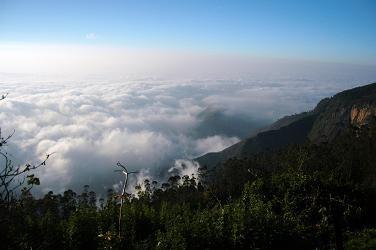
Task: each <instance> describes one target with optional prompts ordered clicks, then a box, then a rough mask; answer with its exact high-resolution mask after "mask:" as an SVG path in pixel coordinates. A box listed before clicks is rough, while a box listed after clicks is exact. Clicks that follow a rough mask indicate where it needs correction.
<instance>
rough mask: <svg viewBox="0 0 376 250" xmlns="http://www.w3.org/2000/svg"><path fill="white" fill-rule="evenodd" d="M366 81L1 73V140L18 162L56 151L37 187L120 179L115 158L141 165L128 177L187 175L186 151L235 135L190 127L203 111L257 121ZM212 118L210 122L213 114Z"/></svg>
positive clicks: (210, 147) (212, 147)
mask: <svg viewBox="0 0 376 250" xmlns="http://www.w3.org/2000/svg"><path fill="white" fill-rule="evenodd" d="M363 83H365V82H354V81H352V79H349V80H348V81H343V79H340V81H339V80H338V79H334V80H333V79H332V80H330V79H329V80H326V81H323V80H322V79H319V80H318V79H316V80H315V79H306V78H275V79H269V80H265V79H264V80H255V79H253V80H252V79H235V80H234V79H231V80H226V79H215V80H181V81H176V80H174V81H167V80H158V79H138V80H137V79H136V80H129V79H128V80H121V81H112V82H105V81H91V82H79V81H76V82H69V83H61V82H60V83H57V82H43V83H41V82H22V81H21V82H17V81H14V82H10V81H2V82H1V89H0V91H1V92H2V93H9V95H8V97H7V98H6V99H5V100H3V101H1V102H0V122H1V123H0V127H1V129H2V136H5V135H7V134H10V133H11V132H12V131H13V129H14V130H15V134H14V135H13V137H12V138H11V141H10V144H9V145H8V146H7V148H6V150H7V152H8V153H9V154H10V155H11V158H12V161H13V162H14V164H16V165H18V164H24V163H25V162H32V163H38V162H39V161H41V160H42V159H44V157H45V155H46V154H48V153H54V154H53V155H52V156H51V157H50V159H49V160H48V162H47V166H45V167H43V168H41V169H39V171H38V176H39V177H40V179H41V186H40V187H39V188H37V189H36V193H38V192H39V193H44V192H46V191H47V190H53V191H54V192H62V191H64V190H66V189H68V188H72V189H74V190H75V191H78V192H79V191H80V190H81V188H82V186H83V185H85V184H88V185H90V186H91V187H92V188H93V189H94V190H95V191H97V192H99V193H105V192H106V190H107V189H108V188H113V187H115V188H116V186H118V184H119V181H120V180H121V176H119V175H118V173H115V172H113V170H115V169H116V168H115V166H116V163H117V162H118V161H119V162H121V163H123V164H125V165H127V166H128V168H129V169H131V170H138V171H141V174H140V175H139V176H138V177H137V178H133V179H134V180H133V182H132V185H134V184H135V181H138V182H141V181H142V179H143V178H154V179H158V180H161V179H163V178H166V176H168V175H169V174H172V173H180V174H189V175H192V174H194V173H195V172H196V171H197V168H198V167H199V166H198V164H196V163H195V162H189V161H187V160H188V159H193V158H195V157H197V156H200V155H203V154H205V153H207V152H214V151H220V150H223V149H224V148H226V147H228V146H230V145H232V144H234V143H236V142H238V141H239V140H240V139H241V136H240V135H236V134H234V133H233V132H231V133H230V132H229V133H227V132H226V130H220V133H218V134H216V133H213V132H210V133H207V134H205V133H203V132H202V131H201V132H200V133H195V130H197V128H199V127H200V126H202V125H203V123H205V122H206V120H205V116H202V114H203V112H208V110H209V111H210V110H215V111H220V112H221V113H222V114H223V116H224V117H227V118H228V120H225V121H223V120H222V122H225V123H228V124H226V126H230V127H231V126H232V123H235V122H237V123H238V122H239V121H242V120H248V121H253V122H255V124H257V125H256V126H254V129H256V128H259V127H261V126H263V125H266V124H267V123H271V122H272V121H275V120H276V119H278V118H280V117H282V116H284V115H288V114H293V113H298V112H302V111H306V110H310V109H312V108H313V107H314V106H315V105H316V103H317V102H318V101H319V100H320V99H322V98H324V97H328V96H331V95H333V94H334V93H336V92H338V91H341V90H344V89H347V88H349V87H353V86H357V85H359V84H363ZM203 117H204V118H203ZM239 117H240V118H242V119H237V118H239ZM210 126H213V131H216V128H215V126H216V125H215V124H214V125H213V124H211V125H210ZM218 126H222V127H223V124H218ZM234 126H235V124H234ZM204 131H205V130H204ZM251 132H252V131H250V133H251Z"/></svg>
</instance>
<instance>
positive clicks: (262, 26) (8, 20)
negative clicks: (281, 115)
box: [0, 0, 376, 65]
mask: <svg viewBox="0 0 376 250" xmlns="http://www.w3.org/2000/svg"><path fill="white" fill-rule="evenodd" d="M1 44H3V45H4V44H6V45H9V44H38V45H41V44H42V45H43V44H54V45H67V44H68V45H80V46H81V45H95V46H107V47H116V46H121V47H127V48H142V49H145V48H146V49H162V50H178V51H195V52H199V53H201V52H204V53H223V54H237V55H239V54H240V55H251V56H261V57H271V58H288V59H290V58H291V59H307V60H317V61H331V62H341V63H355V64H369V65H376V1H373V0H368V1H367V0H353V1H347V0H339V1H335V0H332V1H320V0H315V1H288V0H284V1H272V0H265V1H251V0H248V1H240V0H239V1H230V0H228V1H219V0H218V1H215V0H210V1H209V0H186V1H183V0H175V1H174V0H150V1H143V0H134V1H127V0H123V1H110V0H106V1H104V0H103V1H96V0H89V1H79V0H72V1H70V0H64V1H53V0H46V1H39V0H24V1H18V0H0V45H1ZM0 60H1V59H0Z"/></svg>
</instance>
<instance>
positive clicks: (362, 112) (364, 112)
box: [350, 104, 376, 126]
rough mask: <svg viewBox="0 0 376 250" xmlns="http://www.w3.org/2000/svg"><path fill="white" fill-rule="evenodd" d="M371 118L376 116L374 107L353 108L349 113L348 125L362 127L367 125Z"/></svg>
mask: <svg viewBox="0 0 376 250" xmlns="http://www.w3.org/2000/svg"><path fill="white" fill-rule="evenodd" d="M372 116H376V106H371V105H369V104H368V105H365V106H363V107H362V106H356V105H355V106H353V107H352V108H351V112H350V123H351V125H353V126H363V125H365V124H367V122H368V121H369V119H370V118H371V117H372Z"/></svg>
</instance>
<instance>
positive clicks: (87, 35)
mask: <svg viewBox="0 0 376 250" xmlns="http://www.w3.org/2000/svg"><path fill="white" fill-rule="evenodd" d="M85 38H86V39H87V40H95V39H97V35H96V34H95V33H88V34H86V35H85Z"/></svg>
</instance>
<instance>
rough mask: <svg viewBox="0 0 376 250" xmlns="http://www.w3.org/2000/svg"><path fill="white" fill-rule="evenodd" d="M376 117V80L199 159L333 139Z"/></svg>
mask: <svg viewBox="0 0 376 250" xmlns="http://www.w3.org/2000/svg"><path fill="white" fill-rule="evenodd" d="M374 116H376V83H373V84H369V85H365V86H362V87H358V88H354V89H350V90H346V91H343V92H341V93H338V94H336V95H335V96H333V97H331V98H325V99H323V100H322V101H320V102H319V103H318V104H317V106H316V108H315V109H314V110H312V111H310V112H304V113H301V114H297V115H293V116H287V117H284V118H282V119H280V120H279V121H277V122H275V123H274V124H272V125H271V126H269V128H267V129H265V130H263V131H261V132H260V133H258V134H256V135H254V136H251V137H249V138H247V139H245V140H243V141H241V142H239V143H237V144H235V145H233V146H231V147H229V148H227V149H225V150H223V151H222V152H218V153H209V154H206V155H204V156H201V157H199V158H197V159H196V160H197V161H198V162H199V163H200V164H202V165H207V166H208V167H214V166H215V165H217V164H219V163H221V162H224V161H225V160H227V159H229V158H232V157H237V158H243V157H247V155H249V154H253V153H257V152H261V151H266V150H269V149H278V148H281V147H284V146H286V145H288V144H293V143H302V142H304V141H307V140H309V141H311V142H312V143H322V142H327V141H331V140H333V139H334V138H335V137H336V136H338V135H340V134H341V133H342V132H343V131H344V130H345V129H346V128H348V127H349V126H363V125H365V124H367V121H368V120H369V119H370V118H372V117H374Z"/></svg>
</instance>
